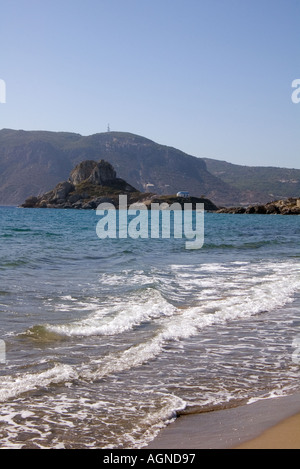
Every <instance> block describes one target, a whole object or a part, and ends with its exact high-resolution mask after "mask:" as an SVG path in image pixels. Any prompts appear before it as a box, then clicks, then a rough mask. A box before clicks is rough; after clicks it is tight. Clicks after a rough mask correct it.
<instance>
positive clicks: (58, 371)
mask: <svg viewBox="0 0 300 469" xmlns="http://www.w3.org/2000/svg"><path fill="white" fill-rule="evenodd" d="M76 378H78V373H77V371H76V369H75V368H74V367H72V366H69V365H63V364H57V365H55V366H54V367H52V368H50V369H48V370H46V371H42V372H40V373H24V374H21V375H17V376H3V377H1V378H0V401H2V402H4V401H6V400H7V399H10V398H12V397H16V396H18V395H20V394H23V393H25V392H28V391H32V390H34V389H37V388H39V387H45V386H48V385H49V384H51V383H60V382H64V381H67V380H73V379H76Z"/></svg>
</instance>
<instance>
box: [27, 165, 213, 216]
mask: <svg viewBox="0 0 300 469" xmlns="http://www.w3.org/2000/svg"><path fill="white" fill-rule="evenodd" d="M125 194H126V195H127V201H128V205H131V204H133V203H138V202H142V203H144V204H145V205H146V206H147V207H148V208H151V203H160V204H162V203H164V202H165V203H167V204H170V205H171V204H172V203H174V202H179V203H180V204H181V205H182V206H183V204H184V203H192V204H193V208H194V207H196V203H203V204H204V209H205V210H207V211H217V210H218V207H217V206H216V205H215V204H213V203H212V202H211V201H210V200H209V199H206V198H203V197H202V198H198V197H177V196H176V195H157V194H153V193H145V192H140V191H138V190H137V189H135V188H134V187H133V186H132V185H130V184H128V183H127V182H126V181H125V180H124V179H121V178H118V177H117V175H116V171H115V169H114V168H113V166H112V165H111V164H110V163H108V162H107V161H104V160H100V161H93V160H85V161H82V162H81V163H79V164H78V165H76V167H75V168H74V169H73V170H72V171H71V173H70V176H69V179H68V180H67V181H63V182H60V183H58V184H57V185H56V187H55V188H54V189H53V190H51V191H49V192H46V193H45V194H42V195H38V196H31V197H29V198H27V199H26V201H25V202H24V203H23V204H22V205H21V207H23V208H58V209H84V210H88V209H96V208H97V207H98V205H99V204H101V203H104V202H107V203H112V204H113V205H114V206H115V207H116V208H118V203H119V195H125Z"/></svg>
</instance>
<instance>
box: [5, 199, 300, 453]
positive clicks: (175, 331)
mask: <svg viewBox="0 0 300 469" xmlns="http://www.w3.org/2000/svg"><path fill="white" fill-rule="evenodd" d="M98 221H99V219H98V218H97V216H96V212H95V211H76V210H47V209H19V208H12V207H6V208H5V207H3V208H0V279H1V284H0V339H1V340H3V341H4V342H5V345H6V357H5V358H6V361H5V363H0V447H2V448H142V447H144V446H145V445H147V444H148V443H149V442H150V441H151V440H152V439H153V438H154V437H155V436H156V435H157V433H158V432H159V430H160V429H161V428H163V427H164V426H165V425H167V424H168V423H169V422H171V421H172V420H173V419H174V418H176V416H177V415H178V414H180V413H182V412H198V411H206V410H212V409H218V408H220V407H225V406H235V405H238V404H240V403H245V402H249V401H250V400H255V399H260V398H266V397H269V396H275V395H282V394H289V393H293V392H295V391H299V389H300V380H299V377H300V365H299V363H297V361H295V360H293V359H292V357H293V352H294V351H295V346H294V345H293V343H294V340H295V339H296V338H297V337H300V308H299V305H300V291H299V286H300V275H299V273H300V272H299V265H300V253H299V233H300V230H299V228H300V218H299V217H298V216H272V215H228V214H212V213H206V214H205V243H204V246H203V248H202V249H199V250H187V249H186V248H185V240H184V239H173V238H171V239H130V238H127V239H105V240H100V239H99V238H98V237H97V235H96V225H97V222H98Z"/></svg>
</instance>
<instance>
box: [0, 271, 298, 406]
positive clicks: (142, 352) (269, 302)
mask: <svg viewBox="0 0 300 469" xmlns="http://www.w3.org/2000/svg"><path fill="white" fill-rule="evenodd" d="M172 270H173V271H174V273H175V274H176V279H177V286H178V285H181V288H182V289H183V290H187V291H194V290H196V291H197V292H198V298H197V302H196V304H193V305H185V306H184V307H178V306H175V305H173V304H171V303H170V302H169V301H168V299H166V298H165V297H164V296H163V295H162V294H161V292H160V291H158V290H157V289H154V288H146V289H144V290H139V292H138V294H137V293H136V294H134V295H131V296H130V297H127V298H126V300H125V301H124V300H121V299H119V300H118V302H117V303H116V304H114V305H112V306H109V305H106V306H105V307H103V308H102V309H100V310H97V311H96V312H94V313H92V314H91V315H90V316H88V317H87V318H85V319H82V320H80V321H76V322H74V323H69V324H62V325H50V324H48V325H44V326H34V327H33V328H31V329H29V330H28V331H26V335H27V336H28V337H32V338H34V339H36V340H42V341H52V340H58V339H60V338H62V337H74V336H75V337H76V336H87V337H90V336H93V335H95V336H97V335H99V336H101V335H102V336H103V335H104V336H115V335H122V334H123V333H124V332H126V331H128V330H132V329H133V328H136V327H140V326H142V325H143V324H145V322H149V323H150V324H151V325H152V326H153V325H155V327H151V328H150V329H149V331H148V334H147V335H146V336H145V335H143V334H141V336H139V335H137V336H136V337H137V339H138V340H140V341H141V342H140V343H137V344H134V345H133V344H131V345H130V344H129V345H128V346H127V348H126V349H125V350H123V351H118V352H115V351H114V352H111V353H108V354H107V355H105V356H101V357H99V358H98V357H96V358H88V357H85V360H86V362H85V363H83V364H82V365H79V366H78V365H76V366H73V365H64V364H55V365H54V366H53V368H51V369H49V370H47V371H42V372H37V373H36V374H34V373H33V374H30V373H27V374H26V373H25V374H24V375H20V376H17V377H11V378H10V377H8V378H5V377H3V378H1V379H0V400H6V399H8V398H10V397H14V396H16V395H18V394H21V393H23V392H27V391H30V390H32V389H36V388H37V387H40V386H47V385H49V384H54V383H65V382H68V381H70V380H71V381H72V380H78V379H81V380H89V381H95V380H101V379H102V378H103V377H105V376H107V375H111V374H114V373H117V372H122V371H126V370H130V369H132V368H136V367H139V366H141V365H143V364H144V363H148V362H149V361H151V360H153V359H159V357H160V355H161V354H162V353H163V351H164V349H165V348H166V347H167V346H168V344H170V343H173V344H174V343H178V344H179V345H180V342H181V341H183V340H185V339H189V338H192V337H195V336H196V335H198V334H199V333H200V331H201V330H203V329H204V328H207V327H212V326H214V325H223V324H226V323H229V322H232V321H237V320H243V319H247V318H250V317H251V316H254V315H258V314H262V313H266V312H272V311H274V310H276V309H278V308H281V307H283V306H284V305H286V304H287V303H291V302H292V301H293V299H294V294H295V292H297V291H298V290H299V267H298V265H297V264H289V263H286V262H285V263H270V264H268V265H265V264H263V263H261V264H250V263H242V262H240V263H232V264H231V266H230V267H229V266H227V267H226V266H225V265H221V264H214V265H212V264H209V265H208V264H207V265H201V266H198V268H195V269H194V271H192V270H191V266H188V265H187V266H176V265H175V266H172ZM205 272H206V273H207V274H208V273H209V274H210V276H206V275H205V274H204V273H205ZM201 273H202V276H201V275H200V274H201ZM226 280H227V284H226ZM205 281H206V282H207V283H206V285H205V288H204V289H203V288H202V290H201V288H200V286H201V284H202V287H203V283H204V284H205ZM197 286H198V288H197ZM189 288H190V290H189ZM207 290H208V291H211V292H212V293H213V294H214V296H212V297H211V298H209V295H207ZM204 292H206V296H205V294H204ZM185 293H186V291H185ZM195 298H196V297H195ZM195 298H194V300H195ZM194 300H193V303H195V301H194Z"/></svg>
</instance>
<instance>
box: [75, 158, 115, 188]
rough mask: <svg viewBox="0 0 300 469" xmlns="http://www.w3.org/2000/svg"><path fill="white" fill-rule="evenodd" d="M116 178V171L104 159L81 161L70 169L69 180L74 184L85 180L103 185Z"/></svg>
mask: <svg viewBox="0 0 300 469" xmlns="http://www.w3.org/2000/svg"><path fill="white" fill-rule="evenodd" d="M115 179H116V171H115V170H114V168H113V167H112V165H111V164H110V163H108V162H107V161H104V160H100V161H99V162H97V161H92V160H87V161H82V162H81V163H79V164H78V165H77V166H76V167H75V168H74V169H73V171H71V174H70V178H69V181H70V182H71V183H72V184H74V185H75V186H76V185H78V184H80V183H82V182H84V181H86V182H88V183H90V184H95V185H97V186H104V185H106V184H107V183H110V182H111V181H114V180H115Z"/></svg>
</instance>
